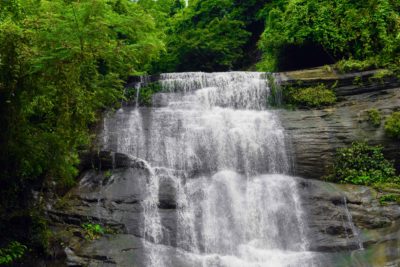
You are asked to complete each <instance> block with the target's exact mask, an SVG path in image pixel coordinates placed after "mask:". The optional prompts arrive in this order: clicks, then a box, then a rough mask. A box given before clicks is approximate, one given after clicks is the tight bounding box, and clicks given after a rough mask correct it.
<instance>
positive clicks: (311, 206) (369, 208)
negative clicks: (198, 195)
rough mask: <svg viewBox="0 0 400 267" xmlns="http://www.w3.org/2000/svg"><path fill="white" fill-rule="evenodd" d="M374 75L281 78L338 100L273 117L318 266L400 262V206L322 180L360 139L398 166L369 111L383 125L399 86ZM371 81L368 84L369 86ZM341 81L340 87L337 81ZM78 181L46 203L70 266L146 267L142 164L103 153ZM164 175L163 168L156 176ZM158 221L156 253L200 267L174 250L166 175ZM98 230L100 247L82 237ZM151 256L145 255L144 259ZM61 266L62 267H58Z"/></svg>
mask: <svg viewBox="0 0 400 267" xmlns="http://www.w3.org/2000/svg"><path fill="white" fill-rule="evenodd" d="M372 74H373V73H371V72H367V73H364V74H357V75H358V76H361V78H359V79H357V80H361V81H363V80H364V82H363V84H362V85H361V84H357V85H354V84H353V83H354V80H355V77H358V76H357V75H345V76H337V75H331V74H329V75H326V76H324V78H323V79H321V78H318V77H317V78H316V77H311V78H310V77H307V78H302V76H301V74H299V73H291V74H290V73H282V74H278V78H279V79H280V81H281V83H282V85H288V84H295V83H297V82H298V81H299V80H300V81H302V83H303V86H304V85H312V84H317V83H320V82H324V83H328V84H334V83H337V85H338V86H337V87H336V88H335V90H336V91H337V95H339V96H340V101H339V102H338V103H337V104H336V105H335V106H333V107H329V108H326V109H322V110H296V111H288V110H277V111H276V112H277V113H278V114H279V116H280V117H281V122H282V124H283V126H284V127H285V129H286V135H287V138H288V143H289V146H288V148H289V149H290V152H289V153H288V154H290V155H292V159H293V162H294V167H293V171H294V173H295V174H296V175H297V176H301V177H304V178H306V179H304V178H294V179H295V181H296V183H297V185H298V190H299V194H300V197H301V205H302V207H303V210H304V211H305V213H306V214H305V215H306V217H307V225H305V229H307V230H306V231H307V232H306V234H307V237H308V240H310V244H309V251H310V253H313V254H314V253H315V254H316V255H318V258H319V260H320V262H319V263H318V265H317V266H341V267H343V266H377V267H378V266H398V264H399V263H400V241H399V240H400V237H399V233H400V206H399V205H397V204H394V203H390V204H388V205H381V204H380V203H379V197H380V193H379V192H378V191H376V190H374V189H372V188H369V187H364V186H355V185H337V184H332V183H327V182H323V181H318V180H313V179H309V178H316V179H320V178H321V177H322V176H323V175H326V174H327V173H328V172H329V170H330V168H331V167H332V162H333V156H334V153H335V150H336V149H337V148H339V147H344V146H347V145H349V144H350V143H351V142H353V141H357V140H365V141H367V142H368V143H370V144H380V145H383V146H384V147H385V150H384V153H385V155H386V156H387V157H388V158H390V159H393V160H396V164H397V167H399V165H400V162H399V161H400V142H399V141H396V140H394V139H390V138H388V137H387V136H386V135H385V134H384V129H383V126H384V122H382V123H381V125H380V126H379V127H377V128H376V127H374V126H372V125H371V124H370V123H369V122H368V116H367V111H368V110H370V109H372V108H374V109H377V110H379V111H380V112H381V114H382V115H383V116H384V117H385V116H387V115H388V114H390V113H391V112H393V111H394V110H398V109H399V108H400V87H396V86H397V84H396V83H397V81H395V80H392V79H387V80H383V81H379V82H370V79H369V78H370V77H371V75H372ZM368 77H369V78H368ZM336 81H338V82H336ZM82 159H83V160H82V165H81V169H82V179H81V180H80V182H79V185H77V186H76V187H75V188H74V189H72V190H71V191H70V192H69V193H68V194H67V195H66V196H65V197H64V198H63V199H62V200H61V201H58V202H54V203H49V205H48V207H49V208H48V217H49V218H50V221H51V222H52V229H53V230H54V231H55V232H56V233H58V235H59V236H60V239H61V241H62V243H63V244H64V247H63V248H62V251H61V252H60V251H58V252H55V254H56V253H60V254H64V256H66V263H67V264H68V265H69V266H145V259H146V257H148V255H147V254H148V253H149V251H150V250H149V242H145V241H144V238H143V232H144V231H143V227H144V226H143V223H141V221H143V218H142V214H143V206H142V205H141V203H142V202H143V201H144V199H145V193H144V191H143V188H144V184H146V183H147V181H148V179H149V175H150V171H149V169H148V164H147V163H146V162H145V161H143V160H142V159H138V158H135V157H132V156H129V155H126V154H123V153H114V152H110V151H102V152H100V153H99V154H96V155H86V156H82ZM160 171H161V170H160ZM157 175H159V176H160V177H161V178H160V179H161V180H160V188H159V206H158V208H159V213H160V219H161V221H162V224H163V226H164V227H163V228H162V231H163V236H164V237H165V238H164V239H163V240H161V242H160V244H158V245H156V246H154V248H152V249H156V250H157V251H160V253H161V254H162V255H165V257H166V258H167V259H168V261H169V264H170V266H202V265H196V264H195V263H194V262H191V259H189V258H186V257H185V254H184V253H181V252H182V251H179V250H177V249H176V246H177V244H176V243H177V241H176V236H177V224H178V220H179V216H178V213H179V207H178V205H177V185H176V184H174V182H173V181H171V180H169V179H168V176H166V175H163V173H162V172H161V173H157ZM86 222H91V223H98V224H101V225H103V226H104V227H105V228H106V229H108V230H109V231H107V232H108V234H105V235H103V236H102V237H100V238H98V239H96V240H88V239H87V238H85V234H87V233H85V231H84V230H83V229H82V227H81V226H82V224H83V223H86ZM146 253H147V254H146ZM57 266H62V265H57Z"/></svg>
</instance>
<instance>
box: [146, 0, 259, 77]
mask: <svg viewBox="0 0 400 267" xmlns="http://www.w3.org/2000/svg"><path fill="white" fill-rule="evenodd" d="M265 3H266V1H265V0H249V1H238V0H193V1H190V4H189V6H188V7H187V8H184V9H181V10H179V11H178V12H176V13H175V14H174V16H172V17H171V18H170V19H169V20H168V23H167V27H166V34H167V51H166V52H165V53H164V54H163V56H162V60H161V61H157V62H155V64H154V71H156V72H160V71H163V72H166V71H169V72H170V71H190V70H192V71H199V70H200V71H223V70H230V69H237V68H243V67H247V66H248V65H250V64H253V63H254V62H252V61H255V60H256V59H255V58H252V57H255V55H256V53H255V52H254V51H255V48H256V47H255V43H256V40H257V39H258V36H259V34H260V33H261V31H262V28H263V20H262V17H260V16H257V13H258V12H259V10H260V9H261V8H262V7H263V6H264V5H265Z"/></svg>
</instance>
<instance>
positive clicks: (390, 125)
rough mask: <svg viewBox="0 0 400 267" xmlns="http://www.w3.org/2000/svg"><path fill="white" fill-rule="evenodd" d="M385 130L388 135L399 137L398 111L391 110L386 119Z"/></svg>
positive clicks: (399, 114)
mask: <svg viewBox="0 0 400 267" xmlns="http://www.w3.org/2000/svg"><path fill="white" fill-rule="evenodd" d="M385 132H386V134H387V135H389V136H390V137H393V138H397V139H400V111H397V112H393V113H392V114H391V115H390V116H389V117H388V118H387V119H386V122H385Z"/></svg>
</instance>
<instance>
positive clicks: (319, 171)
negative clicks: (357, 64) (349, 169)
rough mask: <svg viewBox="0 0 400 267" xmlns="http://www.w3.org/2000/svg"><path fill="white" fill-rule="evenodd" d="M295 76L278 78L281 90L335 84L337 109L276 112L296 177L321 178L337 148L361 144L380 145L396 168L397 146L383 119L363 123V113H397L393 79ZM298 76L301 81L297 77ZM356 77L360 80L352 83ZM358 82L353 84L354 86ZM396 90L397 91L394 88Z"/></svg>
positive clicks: (399, 162)
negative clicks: (289, 150) (380, 121)
mask: <svg viewBox="0 0 400 267" xmlns="http://www.w3.org/2000/svg"><path fill="white" fill-rule="evenodd" d="M307 74H308V73H306V74H303V76H302V74H300V73H298V72H297V73H294V74H290V73H286V74H285V73H282V74H279V78H280V79H281V80H282V82H281V83H282V86H286V85H292V84H295V83H296V82H299V81H300V82H301V83H302V86H309V85H315V84H318V83H325V84H328V85H331V84H334V83H336V84H337V87H335V88H334V90H335V91H336V94H337V95H338V96H339V101H338V103H337V104H336V105H334V106H332V107H329V108H326V109H321V110H296V111H287V110H280V111H278V112H279V114H280V116H281V121H282V124H283V126H284V127H285V129H286V133H287V136H288V138H289V139H290V143H291V154H292V156H293V162H294V173H295V174H296V175H299V176H302V177H307V178H315V179H320V178H321V177H322V176H324V175H326V174H328V172H329V170H331V168H332V162H333V156H334V153H335V151H336V149H337V148H339V147H345V146H348V145H349V144H351V143H352V142H354V141H366V142H368V143H369V144H371V145H378V144H379V145H382V146H384V148H385V149H384V154H385V156H386V157H387V158H388V159H392V160H394V161H395V164H396V167H397V169H398V170H399V169H400V141H399V140H395V139H392V138H389V137H387V136H386V135H385V133H384V119H383V120H382V123H381V125H380V126H379V127H374V126H373V125H372V124H371V123H370V122H369V121H368V114H367V112H368V110H370V109H377V110H378V111H379V112H380V113H381V114H382V117H383V118H385V117H386V116H387V115H389V114H390V113H392V112H393V111H397V110H400V86H398V82H397V81H396V80H394V79H391V78H387V79H386V80H385V79H383V80H379V81H371V75H372V74H373V72H364V73H358V74H353V75H342V76H339V75H334V76H332V75H327V76H326V77H324V79H322V78H318V77H315V76H314V77H311V78H309V77H307V78H304V76H307ZM301 77H303V78H301ZM356 77H359V78H356ZM355 80H356V81H358V82H357V84H354V83H355V82H354V81H355ZM396 86H398V87H396Z"/></svg>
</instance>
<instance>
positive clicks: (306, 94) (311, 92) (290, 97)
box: [284, 84, 337, 108]
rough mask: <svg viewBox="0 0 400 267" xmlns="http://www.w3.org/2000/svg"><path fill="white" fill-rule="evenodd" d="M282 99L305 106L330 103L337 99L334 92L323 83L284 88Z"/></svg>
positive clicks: (316, 106)
mask: <svg viewBox="0 0 400 267" xmlns="http://www.w3.org/2000/svg"><path fill="white" fill-rule="evenodd" d="M284 99H285V102H287V104H291V105H295V106H298V107H307V108H320V107H323V106H328V105H332V104H334V103H335V102H336V100H337V99H336V95H335V92H333V90H331V89H328V88H326V86H325V85H324V84H319V85H317V86H315V87H306V88H297V87H288V88H286V89H285V90H284Z"/></svg>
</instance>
